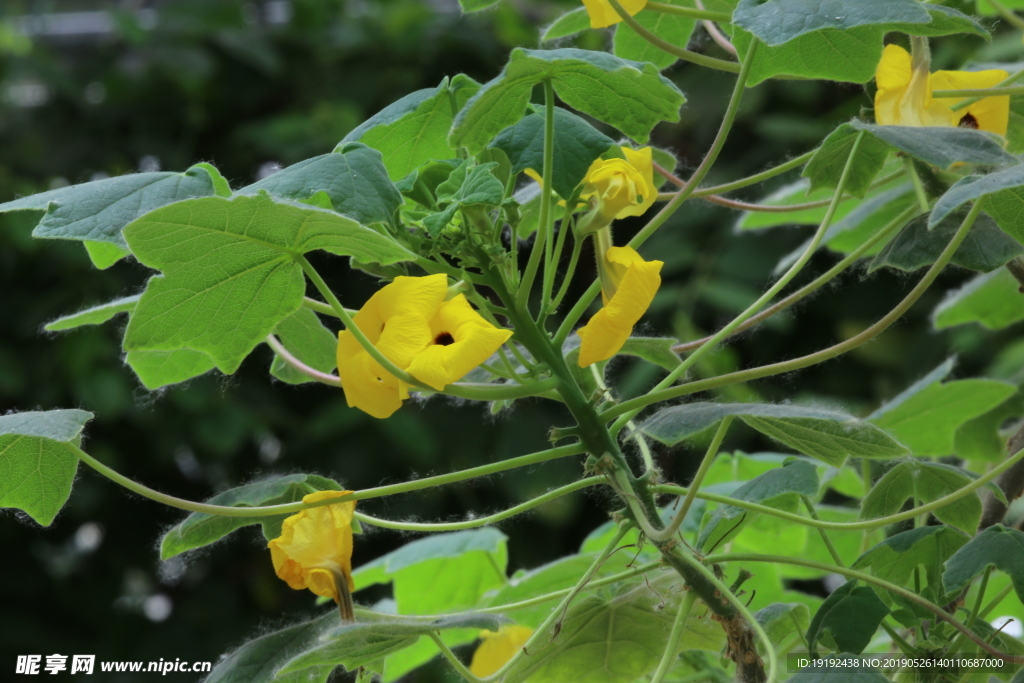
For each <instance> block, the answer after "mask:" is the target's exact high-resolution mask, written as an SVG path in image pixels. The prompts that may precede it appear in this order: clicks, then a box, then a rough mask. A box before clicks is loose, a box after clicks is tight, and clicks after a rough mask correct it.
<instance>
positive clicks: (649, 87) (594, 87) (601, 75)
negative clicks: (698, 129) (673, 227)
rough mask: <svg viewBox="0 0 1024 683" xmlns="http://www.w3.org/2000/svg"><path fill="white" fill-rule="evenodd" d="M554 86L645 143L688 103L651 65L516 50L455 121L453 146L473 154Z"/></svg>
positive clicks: (574, 52)
mask: <svg viewBox="0 0 1024 683" xmlns="http://www.w3.org/2000/svg"><path fill="white" fill-rule="evenodd" d="M546 80H550V81H551V83H552V84H553V85H554V88H555V92H556V93H558V96H559V97H561V98H562V101H564V102H565V103H566V104H567V105H569V106H570V107H572V108H573V109H576V110H578V111H581V112H583V113H584V114H587V115H589V116H592V117H594V118H595V119H597V120H599V121H603V122H604V123H607V124H609V125H611V126H614V127H616V128H618V129H619V130H621V131H622V132H623V133H625V134H626V135H628V136H629V137H631V138H633V139H634V140H636V141H637V142H641V143H644V142H647V139H648V138H649V137H650V133H651V129H652V128H653V127H654V126H655V124H657V123H658V122H659V121H670V122H675V121H678V120H679V108H680V107H681V106H682V104H683V102H684V101H685V98H684V97H683V94H682V93H681V92H680V91H679V89H678V88H677V87H676V86H675V84H673V83H672V81H670V80H668V79H667V78H665V77H664V76H662V75H661V74H659V73H658V70H657V67H655V66H654V65H653V64H639V63H637V62H630V61H626V60H623V59H619V58H618V57H614V56H612V55H610V54H607V53H604V52H590V51H588V50H579V49H576V48H561V49H558V50H526V49H523V48H516V49H514V50H512V55H511V59H510V60H509V63H508V64H507V65H506V66H505V68H504V69H503V70H502V72H501V74H499V75H498V76H497V77H496V78H494V79H493V80H491V81H489V82H487V83H486V84H484V86H483V87H482V88H480V91H479V92H477V94H476V95H474V96H473V97H472V98H470V100H469V101H468V102H467V103H466V106H465V107H463V108H462V110H461V111H460V112H459V115H458V116H457V117H456V119H455V124H454V127H453V128H452V132H451V135H450V137H449V141H450V142H451V144H453V145H459V146H462V147H466V148H468V149H469V151H470V153H471V154H475V153H477V152H479V151H480V150H481V149H483V148H484V147H485V146H487V144H488V143H489V142H490V141H491V140H492V139H494V136H496V135H497V134H498V133H499V132H500V131H502V130H503V129H505V128H508V127H509V126H512V125H514V124H515V123H516V122H517V121H519V119H521V118H522V116H523V112H524V111H525V110H526V105H527V104H528V103H529V101H530V94H531V92H532V91H533V87H534V86H535V85H537V84H539V83H541V82H543V81H546Z"/></svg>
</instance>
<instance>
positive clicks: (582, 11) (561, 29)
mask: <svg viewBox="0 0 1024 683" xmlns="http://www.w3.org/2000/svg"><path fill="white" fill-rule="evenodd" d="M589 28H590V15H589V14H587V8H586V7H577V8H576V9H574V10H572V11H569V12H566V13H565V14H563V15H562V16H560V17H558V18H557V19H555V21H554V23H552V24H551V25H550V26H548V27H547V28H546V29H544V32H543V33H542V34H541V36H540V42H542V43H546V42H548V41H550V40H558V39H559V38H565V37H567V36H571V35H573V34H575V33H579V32H580V31H586V30H587V29H589Z"/></svg>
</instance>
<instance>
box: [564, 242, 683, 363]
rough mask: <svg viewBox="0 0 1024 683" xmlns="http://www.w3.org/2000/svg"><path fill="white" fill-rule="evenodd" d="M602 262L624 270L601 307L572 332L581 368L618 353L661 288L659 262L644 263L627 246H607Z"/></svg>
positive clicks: (660, 263)
mask: <svg viewBox="0 0 1024 683" xmlns="http://www.w3.org/2000/svg"><path fill="white" fill-rule="evenodd" d="M605 259H606V260H607V261H608V262H609V263H610V264H611V265H612V266H613V267H614V266H618V267H625V274H624V275H623V276H622V279H621V281H620V282H619V285H618V288H617V289H616V291H615V293H614V294H613V295H612V296H611V297H610V298H609V300H608V301H607V303H606V304H605V306H604V308H602V309H601V310H600V311H598V312H597V313H595V314H594V317H592V318H591V319H590V322H588V323H587V324H586V325H584V326H583V327H581V328H580V329H579V330H577V332H576V333H577V334H578V335H579V336H580V358H579V365H580V367H581V368H585V367H587V366H589V365H591V364H593V363H597V362H599V361H603V360H608V359H609V358H611V357H612V356H614V355H615V354H616V353H618V351H619V349H621V348H622V345H623V344H625V343H626V340H627V339H629V335H631V334H632V333H633V326H634V325H636V323H637V322H638V321H639V320H640V318H641V317H643V315H644V313H646V312H647V308H648V307H649V306H650V305H651V301H653V300H654V295H655V294H656V293H657V291H658V287H660V286H661V275H660V273H661V267H662V266H663V265H664V264H663V263H662V262H661V261H644V260H643V259H642V258H641V257H640V255H639V254H637V253H636V251H634V250H633V249H632V248H630V247H611V248H610V249H609V250H608V251H607V253H606V254H605Z"/></svg>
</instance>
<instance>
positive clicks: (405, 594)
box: [352, 527, 508, 614]
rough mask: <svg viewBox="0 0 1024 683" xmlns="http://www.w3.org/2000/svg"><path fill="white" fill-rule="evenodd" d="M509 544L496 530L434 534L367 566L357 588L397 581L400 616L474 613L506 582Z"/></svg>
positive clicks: (358, 575)
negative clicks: (483, 598) (472, 610)
mask: <svg viewBox="0 0 1024 683" xmlns="http://www.w3.org/2000/svg"><path fill="white" fill-rule="evenodd" d="M505 541H506V536H505V534H503V533H501V532H500V531H498V530H497V529H493V528H491V527H484V528H482V529H474V530H472V531H456V532H453V533H447V534H434V535H432V536H429V537H427V538H421V539H419V540H416V541H412V542H411V543H407V544H406V545H404V546H402V547H401V548H399V549H398V550H395V551H394V552H391V553H388V554H387V555H384V556H383V557H380V558H377V559H376V560H374V561H373V562H371V563H370V564H368V565H363V566H362V567H360V568H359V569H357V570H356V571H355V572H353V574H352V578H353V580H355V582H356V590H360V589H362V588H364V587H366V586H368V585H372V584H373V583H386V582H388V581H394V595H395V600H396V602H397V603H398V612H399V614H438V613H445V612H452V611H456V610H460V609H468V608H471V607H475V606H476V605H477V603H478V602H479V601H480V598H481V597H482V596H483V594H484V593H486V592H487V591H489V590H491V589H493V588H498V587H500V586H502V585H504V584H505V581H506V579H505V566H506V565H507V563H508V551H507V550H506V548H505Z"/></svg>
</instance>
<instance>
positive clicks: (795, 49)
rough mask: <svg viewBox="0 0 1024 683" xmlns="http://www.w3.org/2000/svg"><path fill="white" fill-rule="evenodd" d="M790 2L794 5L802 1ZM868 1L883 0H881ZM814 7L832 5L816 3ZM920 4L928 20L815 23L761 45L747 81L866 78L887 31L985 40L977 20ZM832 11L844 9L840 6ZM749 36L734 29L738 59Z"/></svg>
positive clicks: (878, 57) (795, 26)
mask: <svg viewBox="0 0 1024 683" xmlns="http://www.w3.org/2000/svg"><path fill="white" fill-rule="evenodd" d="M790 2H792V3H794V5H793V6H796V4H797V3H801V2H802V0H790ZM874 2H876V3H885V2H886V0H874ZM859 4H860V3H858V5H859ZM844 6H845V5H844ZM819 8H821V9H832V8H833V7H832V6H826V5H819ZM923 8H924V9H926V11H927V12H928V14H929V15H930V17H931V22H930V23H916V24H913V23H905V22H894V23H886V24H876V25H861V26H856V27H853V28H846V29H837V28H821V29H817V30H812V32H810V33H803V34H802V35H798V36H797V37H796V38H794V39H792V40H790V41H788V42H786V43H785V44H783V45H762V46H761V47H760V48H759V49H758V52H757V55H756V57H755V58H754V63H753V65H752V66H751V70H750V76H749V77H748V79H747V85H748V87H753V86H755V85H757V84H758V83H761V82H762V81H765V80H767V79H769V78H772V77H773V76H779V75H788V76H799V77H804V78H817V79H826V80H832V81H848V82H851V83H867V82H868V81H870V80H871V79H872V78H874V76H875V69H876V67H877V66H878V62H879V61H880V60H881V59H882V40H883V38H884V37H885V34H886V33H888V32H890V31H900V32H902V33H907V34H910V35H920V36H944V35H949V34H953V33H974V34H977V35H980V36H983V37H984V38H986V39H989V34H988V32H987V31H986V30H985V29H984V28H983V27H982V26H981V25H980V24H978V23H977V22H976V21H974V20H973V19H971V18H970V17H968V16H967V15H965V14H963V13H961V12H958V11H957V10H954V9H951V8H949V7H942V6H939V5H927V6H923ZM838 14H839V15H840V16H841V15H843V14H845V13H844V12H842V11H840V12H839V13H838ZM781 28H782V29H783V31H790V32H793V31H795V32H798V33H799V32H801V31H802V30H803V27H802V26H801V25H800V23H799V22H794V23H793V24H792V25H789V26H784V27H781ZM751 41H752V36H751V34H750V33H748V32H747V31H745V30H743V29H742V28H736V29H735V32H734V34H733V41H732V42H733V45H734V46H735V47H736V50H737V52H738V53H739V59H740V61H743V59H744V57H745V56H746V54H747V52H748V51H749V49H750V44H751Z"/></svg>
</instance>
